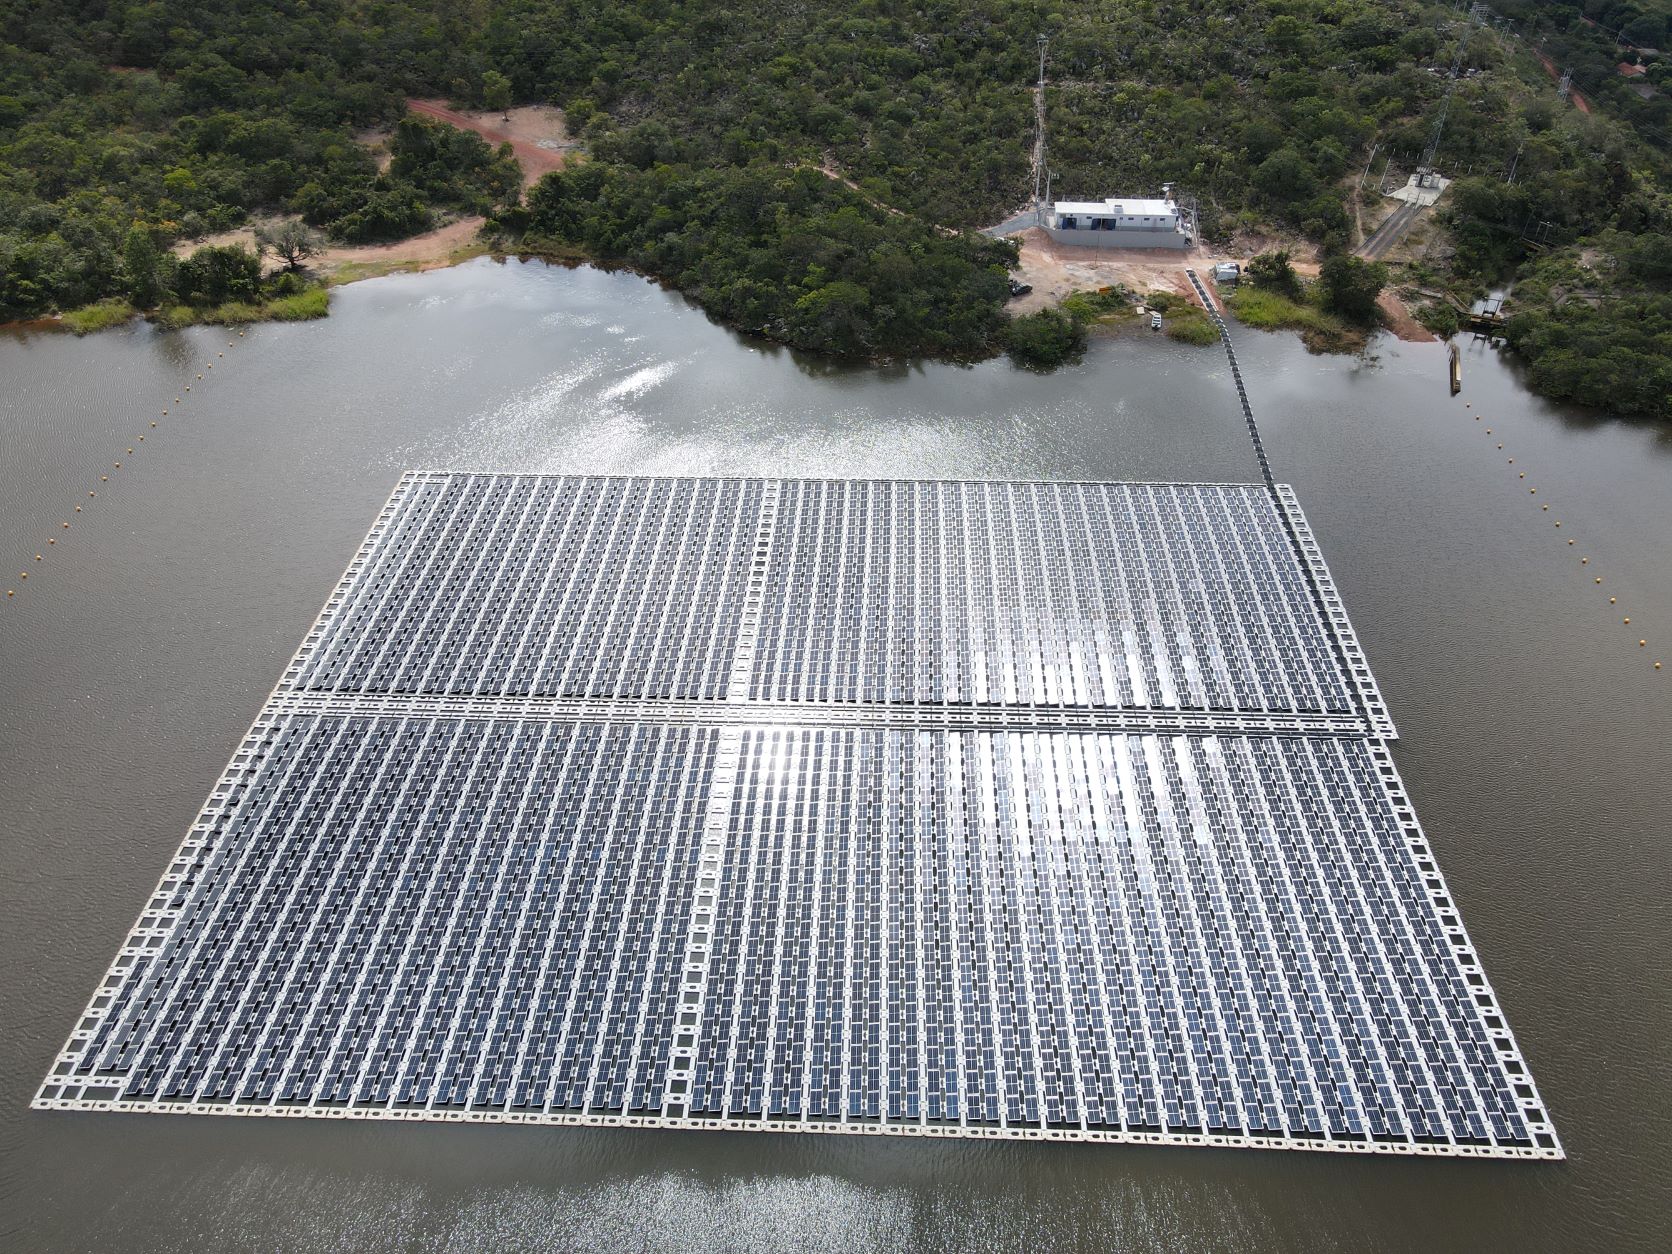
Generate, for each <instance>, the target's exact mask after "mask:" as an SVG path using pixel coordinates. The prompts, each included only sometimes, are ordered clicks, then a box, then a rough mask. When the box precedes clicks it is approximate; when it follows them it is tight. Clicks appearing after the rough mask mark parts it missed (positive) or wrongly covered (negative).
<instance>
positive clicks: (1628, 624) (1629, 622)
mask: <svg viewBox="0 0 1672 1254" xmlns="http://www.w3.org/2000/svg"><path fill="white" fill-rule="evenodd" d="M1626 626H1627V627H1630V626H1631V619H1629V618H1628V619H1626Z"/></svg>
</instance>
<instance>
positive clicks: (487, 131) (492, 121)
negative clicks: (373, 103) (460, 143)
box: [406, 99, 580, 187]
mask: <svg viewBox="0 0 1672 1254" xmlns="http://www.w3.org/2000/svg"><path fill="white" fill-rule="evenodd" d="M406 107H407V108H408V109H411V110H412V112H414V113H420V114H423V115H424V116H425V117H428V118H435V119H436V120H437V121H441V122H446V123H448V124H449V125H450V126H456V127H458V128H459V129H460V130H466V131H475V132H476V133H477V134H478V135H480V136H481V137H482V138H483V139H485V140H487V141H488V143H490V144H492V145H493V146H494V147H495V148H497V147H499V145H501V144H507V143H508V144H510V145H511V151H512V152H514V153H516V154H517V162H518V164H520V165H521V166H522V170H523V185H524V186H525V187H526V186H529V185H531V184H533V183H536V182H538V181H539V179H540V176H541V175H542V174H548V173H550V172H551V171H553V170H561V169H562V168H563V167H564V165H565V164H566V163H567V162H568V160H569V157H570V154H572V153H574V152H577V151H578V150H579V148H580V145H579V144H578V143H576V142H575V141H574V140H572V139H571V138H570V137H569V129H568V127H566V126H565V125H564V124H563V111H562V110H561V109H554V108H552V107H551V106H550V105H524V106H522V107H521V108H518V109H512V110H511V112H510V113H509V114H500V113H492V112H489V111H486V110H471V111H464V110H459V109H449V108H448V107H447V102H446V101H445V100H415V99H414V100H408V101H407V102H406Z"/></svg>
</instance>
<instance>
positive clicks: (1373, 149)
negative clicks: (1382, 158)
mask: <svg viewBox="0 0 1672 1254" xmlns="http://www.w3.org/2000/svg"><path fill="white" fill-rule="evenodd" d="M1381 146H1382V145H1381V141H1379V140H1378V141H1377V142H1376V143H1374V144H1371V145H1370V155H1369V156H1368V157H1366V158H1365V159H1364V173H1363V174H1361V175H1359V176H1358V185H1359V187H1360V189H1363V187H1364V180H1365V179H1367V178H1369V177H1370V167H1371V166H1373V165H1375V164H1376V150H1377V149H1378V148H1380V147H1381Z"/></svg>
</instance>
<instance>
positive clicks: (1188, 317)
mask: <svg viewBox="0 0 1672 1254" xmlns="http://www.w3.org/2000/svg"><path fill="white" fill-rule="evenodd" d="M1161 329H1162V330H1164V331H1165V332H1166V333H1167V338H1168V339H1170V340H1177V341H1178V342H1179V343H1181V344H1194V345H1196V346H1197V347H1198V348H1201V347H1205V346H1206V345H1208V344H1217V343H1219V330H1218V328H1216V327H1215V326H1214V325H1213V323H1211V322H1209V321H1208V316H1207V315H1206V314H1205V313H1203V312H1202V311H1201V310H1200V309H1197V308H1196V306H1194V305H1187V306H1185V307H1184V308H1183V309H1176V310H1174V311H1173V312H1172V313H1171V314H1169V315H1167V317H1166V318H1165V319H1164V320H1163V322H1162V326H1161Z"/></svg>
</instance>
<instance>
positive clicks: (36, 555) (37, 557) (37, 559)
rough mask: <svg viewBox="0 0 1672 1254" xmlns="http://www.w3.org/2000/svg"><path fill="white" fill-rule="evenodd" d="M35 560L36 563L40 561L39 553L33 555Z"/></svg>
mask: <svg viewBox="0 0 1672 1254" xmlns="http://www.w3.org/2000/svg"><path fill="white" fill-rule="evenodd" d="M35 560H36V561H37V562H38V561H40V560H41V555H40V554H39V553H37V554H35Z"/></svg>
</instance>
